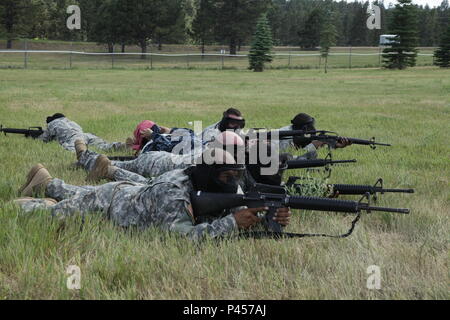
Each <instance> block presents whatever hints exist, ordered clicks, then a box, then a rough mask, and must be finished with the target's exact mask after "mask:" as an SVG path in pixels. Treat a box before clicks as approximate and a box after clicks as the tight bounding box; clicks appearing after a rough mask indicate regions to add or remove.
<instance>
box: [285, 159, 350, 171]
mask: <svg viewBox="0 0 450 320" xmlns="http://www.w3.org/2000/svg"><path fill="white" fill-rule="evenodd" d="M355 162H356V160H355V159H353V160H328V159H312V160H290V161H288V162H287V166H288V169H303V168H317V167H325V166H327V165H330V164H340V163H355Z"/></svg>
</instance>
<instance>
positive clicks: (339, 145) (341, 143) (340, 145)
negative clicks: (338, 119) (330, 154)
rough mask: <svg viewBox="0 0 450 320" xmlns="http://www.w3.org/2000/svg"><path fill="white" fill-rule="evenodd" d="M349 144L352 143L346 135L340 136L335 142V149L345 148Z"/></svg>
mask: <svg viewBox="0 0 450 320" xmlns="http://www.w3.org/2000/svg"><path fill="white" fill-rule="evenodd" d="M351 144H352V143H351V142H350V141H349V140H348V139H347V138H346V137H341V138H340V139H339V141H338V142H337V143H336V149H339V148H345V147H348V146H350V145H351Z"/></svg>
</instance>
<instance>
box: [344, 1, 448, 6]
mask: <svg viewBox="0 0 450 320" xmlns="http://www.w3.org/2000/svg"><path fill="white" fill-rule="evenodd" d="M354 1H355V0H347V2H354ZM369 2H370V1H369ZM384 2H385V4H386V5H387V4H388V3H389V2H392V3H396V2H397V1H394V0H385V1H384ZM441 2H442V0H413V3H415V4H419V5H426V4H427V3H428V5H429V6H430V7H437V6H439V5H440V4H441Z"/></svg>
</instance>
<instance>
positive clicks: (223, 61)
mask: <svg viewBox="0 0 450 320" xmlns="http://www.w3.org/2000/svg"><path fill="white" fill-rule="evenodd" d="M224 66H225V54H224V53H222V70H223V67H224Z"/></svg>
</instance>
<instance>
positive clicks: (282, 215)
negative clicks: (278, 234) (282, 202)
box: [274, 208, 292, 226]
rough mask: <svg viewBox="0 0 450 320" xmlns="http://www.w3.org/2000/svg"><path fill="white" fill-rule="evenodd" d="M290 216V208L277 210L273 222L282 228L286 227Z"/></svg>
mask: <svg viewBox="0 0 450 320" xmlns="http://www.w3.org/2000/svg"><path fill="white" fill-rule="evenodd" d="M291 215H292V213H291V209H290V208H278V210H277V213H276V215H275V218H274V220H275V221H276V222H278V223H279V224H281V225H282V226H287V225H289V223H290V222H291Z"/></svg>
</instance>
